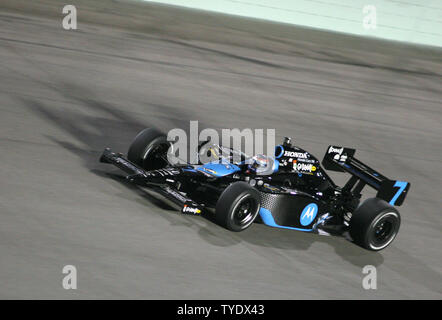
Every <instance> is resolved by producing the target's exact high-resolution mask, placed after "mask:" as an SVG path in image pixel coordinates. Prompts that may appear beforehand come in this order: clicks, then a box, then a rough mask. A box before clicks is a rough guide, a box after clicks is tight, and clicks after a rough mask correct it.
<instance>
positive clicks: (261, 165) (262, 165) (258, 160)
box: [252, 154, 270, 169]
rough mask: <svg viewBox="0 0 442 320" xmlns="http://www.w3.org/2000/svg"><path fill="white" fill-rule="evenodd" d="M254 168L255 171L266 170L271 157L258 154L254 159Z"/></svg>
mask: <svg viewBox="0 0 442 320" xmlns="http://www.w3.org/2000/svg"><path fill="white" fill-rule="evenodd" d="M252 159H253V162H252V166H253V168H254V169H266V168H267V166H268V165H270V160H269V157H267V156H266V155H263V154H257V155H255V156H254V157H253V158H252Z"/></svg>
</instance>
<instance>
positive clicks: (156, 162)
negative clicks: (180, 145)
mask: <svg viewBox="0 0 442 320" xmlns="http://www.w3.org/2000/svg"><path fill="white" fill-rule="evenodd" d="M169 146H170V143H169V142H168V141H167V136H166V135H165V134H163V133H162V132H160V131H158V130H156V129H152V128H147V129H144V130H143V131H141V132H140V133H139V134H138V135H137V136H136V137H135V139H134V141H133V142H132V144H131V145H130V147H129V151H128V152H127V158H128V159H129V161H130V162H133V163H135V164H136V165H138V166H140V167H142V168H143V169H145V170H155V169H161V168H164V167H165V166H167V165H168V162H167V160H166V159H167V150H168V149H169Z"/></svg>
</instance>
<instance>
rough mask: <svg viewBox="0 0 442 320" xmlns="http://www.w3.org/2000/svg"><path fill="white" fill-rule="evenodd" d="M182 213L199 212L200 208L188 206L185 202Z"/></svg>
mask: <svg viewBox="0 0 442 320" xmlns="http://www.w3.org/2000/svg"><path fill="white" fill-rule="evenodd" d="M183 213H193V214H200V213H201V210H200V209H198V208H195V207H189V206H188V205H187V204H185V205H184V207H183Z"/></svg>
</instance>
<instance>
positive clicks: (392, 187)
mask: <svg viewBox="0 0 442 320" xmlns="http://www.w3.org/2000/svg"><path fill="white" fill-rule="evenodd" d="M355 152H356V150H355V149H351V148H345V147H338V146H329V147H328V149H327V152H326V153H325V155H324V159H323V160H322V165H323V167H324V168H325V169H327V170H331V171H339V172H348V173H350V174H351V175H352V176H353V177H352V179H350V181H349V184H351V187H353V186H354V184H355V183H356V182H357V181H359V184H358V186H359V187H358V188H359V189H360V190H362V188H363V187H364V186H365V185H366V184H367V185H369V186H371V187H372V188H374V189H375V190H377V191H378V193H377V194H376V197H377V198H380V199H383V200H385V201H387V202H388V203H390V204H391V205H394V206H400V205H401V204H402V203H403V202H404V199H405V197H406V196H407V193H408V190H409V189H410V183H409V182H406V181H399V180H390V179H389V178H387V177H385V176H384V175H382V174H381V173H379V172H377V171H376V170H373V169H372V168H370V167H369V166H367V165H366V164H364V163H362V162H361V161H359V160H358V159H356V158H355V157H354V154H355ZM360 190H359V191H360Z"/></svg>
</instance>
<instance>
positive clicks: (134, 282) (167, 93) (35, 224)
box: [0, 0, 442, 299]
mask: <svg viewBox="0 0 442 320" xmlns="http://www.w3.org/2000/svg"><path fill="white" fill-rule="evenodd" d="M28 2H29V1H22V0H14V1H12V0H5V1H2V2H1V3H0V79H1V80H0V101H1V104H0V114H1V117H0V188H1V192H0V221H1V222H0V298H6V299H13V298H25V299H31V298H36V299H43V298H56V299H77V298H83V299H89V298H104V299H107V298H112V299H114V298H116V299H127V298H135V299H139V298H145V299H169V298H170V299H194V298H199V299H308V298H318V299H323V298H326V299H327V298H338V299H339V298H349V299H355V298H366V299H379V298H382V299H383V298H391V299H403V298H404V299H408V298H417V299H422V298H430V299H440V298H441V297H442V265H441V261H442V255H441V250H442V249H441V248H442V242H441V229H442V216H441V207H442V202H441V200H440V199H441V197H440V187H441V175H440V172H442V165H441V160H440V155H441V151H442V145H441V136H442V130H441V111H442V110H441V101H442V91H441V74H442V63H441V50H439V49H435V48H425V47H411V46H406V45H403V44H393V43H388V42H381V41H374V40H366V41H364V40H361V39H358V38H352V37H347V36H342V35H337V34H327V33H322V32H318V31H309V30H305V29H301V28H295V27H290V26H283V25H277V24H269V23H264V22H260V21H256V20H246V19H238V18H231V17H225V16H221V15H209V14H203V13H200V12H193V11H190V10H182V11H181V10H179V9H174V8H168V7H163V6H152V5H146V4H137V3H135V4H132V3H129V2H126V1H124V2H122V1H104V0H100V1H95V2H90V1H89V2H90V3H93V4H89V2H88V1H71V2H72V3H73V4H76V5H77V9H78V16H79V29H78V30H76V31H65V30H63V29H62V28H61V19H62V16H61V6H62V2H60V1H55V0H45V1H39V2H38V4H37V3H34V2H32V3H28ZM189 120H199V121H200V128H201V129H202V128H203V127H213V128H247V127H251V128H276V129H277V135H278V138H279V139H281V138H282V137H283V136H285V135H288V136H292V137H293V138H294V141H295V142H296V144H298V145H301V146H303V147H305V148H306V149H308V150H310V151H311V152H312V153H314V154H317V155H318V157H322V155H323V153H324V151H325V149H326V147H327V145H329V144H338V145H345V146H350V147H354V148H356V149H357V155H358V157H359V158H360V159H361V160H363V161H364V162H366V163H368V164H370V165H371V166H372V167H374V168H377V169H379V170H380V171H381V172H383V173H385V174H386V175H387V176H389V177H394V178H399V179H404V180H407V181H410V182H411V185H412V187H411V190H410V193H409V196H408V198H407V200H406V202H405V204H404V205H403V206H402V207H400V212H401V214H402V226H401V230H400V233H399V235H398V237H397V238H396V240H395V241H394V242H393V244H392V245H391V246H390V247H389V248H387V249H386V250H384V251H382V252H379V253H373V252H368V251H365V250H363V249H361V248H359V247H357V246H355V245H353V244H352V243H350V242H348V241H346V240H345V239H341V238H333V237H321V236H317V235H310V234H305V233H302V232H294V231H290V230H280V229H272V228H269V227H266V226H264V225H258V224H256V225H253V226H252V227H251V228H249V229H248V230H246V231H244V232H241V233H232V232H229V231H227V230H224V229H222V228H221V227H219V226H217V225H215V224H213V223H212V222H210V221H208V220H207V219H205V218H203V217H191V216H183V215H181V214H179V213H178V212H176V211H175V210H174V208H172V207H171V206H170V205H169V204H168V203H167V202H164V201H162V200H161V198H157V197H156V196H155V195H152V194H149V193H146V192H145V191H143V190H141V189H137V188H134V187H132V186H130V185H128V184H126V183H124V181H123V180H122V179H121V177H120V172H119V171H118V170H115V169H113V168H111V167H110V166H106V165H102V164H99V163H98V161H97V160H98V157H99V155H100V152H101V151H102V149H103V148H104V147H105V146H110V147H112V148H114V149H115V150H116V151H121V152H125V151H126V149H127V146H128V144H129V143H130V141H131V139H132V138H133V137H134V135H135V134H136V133H137V132H138V131H139V130H140V129H142V128H144V127H149V126H156V127H158V128H161V129H164V130H168V129H171V128H175V127H181V128H184V129H186V128H188V125H189ZM332 176H333V177H338V181H340V182H342V181H344V180H343V179H342V178H339V176H340V175H336V174H333V175H332ZM69 264H71V265H75V266H76V268H77V271H78V289H77V290H68V291H67V290H64V289H63V288H62V279H63V276H64V275H63V274H62V268H63V266H65V265H69ZM365 265H374V266H376V267H377V270H378V284H377V290H370V291H367V290H364V289H363V288H362V285H361V283H362V277H363V276H364V275H363V274H362V268H363V267H364V266H365Z"/></svg>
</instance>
